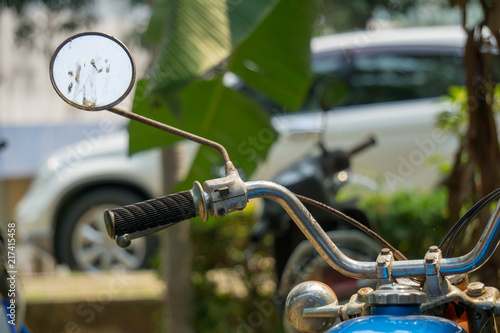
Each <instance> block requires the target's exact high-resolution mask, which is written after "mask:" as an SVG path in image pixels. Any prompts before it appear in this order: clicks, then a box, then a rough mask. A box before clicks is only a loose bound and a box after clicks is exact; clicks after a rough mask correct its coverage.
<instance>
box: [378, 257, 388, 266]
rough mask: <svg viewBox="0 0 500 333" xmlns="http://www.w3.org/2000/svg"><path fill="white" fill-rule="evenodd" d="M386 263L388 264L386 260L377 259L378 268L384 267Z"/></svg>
mask: <svg viewBox="0 0 500 333" xmlns="http://www.w3.org/2000/svg"><path fill="white" fill-rule="evenodd" d="M385 263H386V261H385V259H384V258H377V266H378V267H384V266H385Z"/></svg>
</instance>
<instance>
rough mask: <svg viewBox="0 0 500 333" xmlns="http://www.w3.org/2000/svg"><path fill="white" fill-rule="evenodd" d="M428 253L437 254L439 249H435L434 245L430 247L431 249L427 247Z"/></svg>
mask: <svg viewBox="0 0 500 333" xmlns="http://www.w3.org/2000/svg"><path fill="white" fill-rule="evenodd" d="M429 252H439V247H437V246H436V245H432V246H431V247H429Z"/></svg>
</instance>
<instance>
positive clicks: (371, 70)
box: [349, 54, 463, 105]
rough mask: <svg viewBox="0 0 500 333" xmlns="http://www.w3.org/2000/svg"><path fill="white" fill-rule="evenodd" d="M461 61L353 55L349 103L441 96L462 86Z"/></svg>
mask: <svg viewBox="0 0 500 333" xmlns="http://www.w3.org/2000/svg"><path fill="white" fill-rule="evenodd" d="M462 73H463V70H462V61H461V58H460V57H459V56H456V55H440V54H378V55H357V56H356V57H355V58H354V60H353V63H352V72H351V75H350V77H349V82H350V86H351V88H352V93H351V100H350V102H349V104H351V105H357V104H367V103H380V102H391V101H400V100H410V99H419V98H430V97H438V96H443V95H445V94H446V93H447V92H448V88H449V87H450V86H452V85H460V84H463V75H462Z"/></svg>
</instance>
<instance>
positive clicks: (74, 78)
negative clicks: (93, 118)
mask: <svg viewBox="0 0 500 333" xmlns="http://www.w3.org/2000/svg"><path fill="white" fill-rule="evenodd" d="M50 80H51V82H52V85H53V86H54V89H55V90H56V92H57V93H58V94H59V96H61V98H62V99H63V100H65V101H66V102H67V103H69V104H70V105H72V106H74V107H77V108H79V109H83V110H89V111H97V110H104V109H107V108H110V107H112V106H114V105H116V104H118V103H120V102H121V101H122V100H123V99H124V98H125V97H126V96H127V95H128V93H129V92H130V90H131V89H132V86H133V84H134V80H135V66H134V61H133V59H132V56H131V55H130V52H129V51H128V49H127V48H126V46H125V45H123V44H122V43H121V42H120V41H119V40H117V39H116V38H114V37H112V36H109V35H106V34H103V33H100V32H84V33H81V34H77V35H74V36H72V37H70V38H68V39H67V40H65V41H64V42H63V43H62V44H61V45H59V47H58V48H57V49H56V51H55V52H54V55H53V56H52V60H51V62H50Z"/></svg>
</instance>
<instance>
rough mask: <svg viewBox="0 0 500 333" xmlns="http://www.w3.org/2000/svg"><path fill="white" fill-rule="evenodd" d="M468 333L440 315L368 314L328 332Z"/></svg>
mask: <svg viewBox="0 0 500 333" xmlns="http://www.w3.org/2000/svg"><path fill="white" fill-rule="evenodd" d="M396 332H397V333H431V332H432V333H467V331H466V330H465V329H464V328H463V327H462V326H460V325H458V324H457V323H455V322H453V321H451V320H448V319H445V318H439V317H432V316H422V315H411V316H390V315H381V316H367V317H359V318H354V319H350V320H348V321H345V322H343V323H340V324H339V325H336V326H335V327H333V328H332V329H330V330H329V331H328V333H396Z"/></svg>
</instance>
